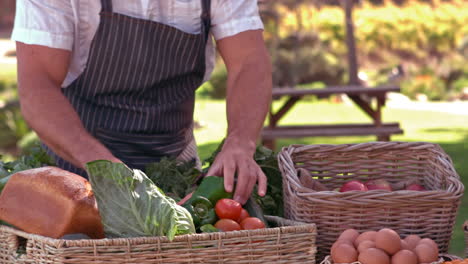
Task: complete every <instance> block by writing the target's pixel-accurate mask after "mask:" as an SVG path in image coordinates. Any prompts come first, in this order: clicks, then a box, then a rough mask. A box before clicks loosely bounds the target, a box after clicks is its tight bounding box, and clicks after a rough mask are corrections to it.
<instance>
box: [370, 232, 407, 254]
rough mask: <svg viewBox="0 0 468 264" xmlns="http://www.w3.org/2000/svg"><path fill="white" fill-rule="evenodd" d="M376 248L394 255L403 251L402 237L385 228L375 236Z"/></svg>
mask: <svg viewBox="0 0 468 264" xmlns="http://www.w3.org/2000/svg"><path fill="white" fill-rule="evenodd" d="M375 247H376V248H380V249H382V250H384V251H385V252H386V253H387V254H389V255H393V254H395V253H397V252H398V251H399V250H400V249H401V239H400V235H398V233H397V232H395V231H394V230H392V229H389V228H383V229H381V230H380V231H379V232H377V235H376V236H375Z"/></svg>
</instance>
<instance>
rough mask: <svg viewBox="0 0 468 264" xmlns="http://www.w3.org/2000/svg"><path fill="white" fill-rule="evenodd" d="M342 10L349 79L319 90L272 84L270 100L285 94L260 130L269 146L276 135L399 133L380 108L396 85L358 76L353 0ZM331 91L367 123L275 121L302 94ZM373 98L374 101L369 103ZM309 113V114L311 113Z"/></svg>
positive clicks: (344, 1) (346, 0) (319, 94)
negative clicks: (345, 98)
mask: <svg viewBox="0 0 468 264" xmlns="http://www.w3.org/2000/svg"><path fill="white" fill-rule="evenodd" d="M341 3H342V6H343V8H344V12H345V24H346V46H347V55H348V68H349V69H348V71H349V72H348V74H349V82H348V84H347V85H343V86H329V87H326V88H323V89H308V88H307V87H301V88H300V89H298V88H296V87H275V88H273V99H278V98H281V97H286V98H287V99H286V101H285V102H284V103H283V104H282V106H281V107H280V108H279V110H277V111H274V110H273V107H271V108H270V112H269V114H268V123H267V126H266V127H264V128H263V130H262V134H261V136H262V141H263V144H264V145H265V146H267V147H269V148H271V149H274V148H275V140H276V139H277V138H302V137H317V136H333V137H334V136H364V135H375V136H376V137H377V140H378V141H389V140H390V136H391V135H394V134H402V133H403V130H402V129H401V128H400V125H399V123H397V122H392V123H384V122H383V120H382V108H383V107H384V106H385V101H386V95H387V93H389V92H399V91H400V87H399V86H398V85H383V86H378V87H367V86H365V85H362V84H361V81H360V79H359V78H358V71H359V70H358V62H357V56H356V43H355V37H354V23H353V18H352V9H353V1H350V0H342V2H341ZM335 94H345V95H347V96H348V97H349V98H350V99H351V100H352V101H353V102H354V103H355V105H356V106H357V107H358V108H360V109H361V110H362V111H364V112H365V113H366V114H367V115H368V116H369V117H370V119H371V122H369V123H364V124H334V125H307V124H305V125H294V126H292V125H282V126H280V125H279V121H280V120H281V119H282V118H283V117H284V116H285V115H286V114H287V113H288V112H289V111H291V109H292V108H293V107H294V106H295V105H296V104H297V103H298V102H300V101H301V99H302V98H304V97H305V96H310V95H315V96H317V97H318V98H326V97H329V96H332V95H335ZM373 101H375V102H376V104H374V105H373V104H372V102H373ZM311 116H313V115H311Z"/></svg>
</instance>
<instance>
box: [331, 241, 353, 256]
mask: <svg viewBox="0 0 468 264" xmlns="http://www.w3.org/2000/svg"><path fill="white" fill-rule="evenodd" d="M340 244H348V245H350V246H352V247H354V244H353V242H351V241H348V240H337V241H336V242H335V243H333V245H332V247H331V249H330V254H333V251H334V250H335V248H336V247H337V246H338V245H340Z"/></svg>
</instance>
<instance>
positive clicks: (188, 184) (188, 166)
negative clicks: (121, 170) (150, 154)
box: [145, 158, 201, 201]
mask: <svg viewBox="0 0 468 264" xmlns="http://www.w3.org/2000/svg"><path fill="white" fill-rule="evenodd" d="M145 172H146V174H147V175H148V178H150V179H151V180H152V181H153V182H154V183H155V184H156V185H157V186H158V187H159V188H161V189H162V190H163V191H164V192H165V193H166V194H167V195H168V196H170V197H172V198H173V199H175V200H176V201H178V200H181V199H182V198H184V197H185V196H186V195H187V194H189V193H191V192H192V191H193V190H194V189H195V183H196V181H197V179H198V177H199V176H200V175H201V171H200V170H198V169H197V168H196V162H195V161H189V162H181V161H178V160H176V159H175V158H162V159H161V160H160V161H159V162H154V163H151V164H148V166H147V167H146V170H145Z"/></svg>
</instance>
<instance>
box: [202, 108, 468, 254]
mask: <svg viewBox="0 0 468 264" xmlns="http://www.w3.org/2000/svg"><path fill="white" fill-rule="evenodd" d="M274 106H275V107H277V106H278V105H277V104H275V105H274ZM244 114H245V115H248V113H244ZM383 116H384V121H388V122H390V121H398V122H400V124H401V127H402V128H403V129H404V131H405V134H404V135H398V136H393V137H392V140H395V141H426V142H432V143H437V144H440V145H441V146H442V148H443V149H444V150H445V151H446V152H447V153H448V155H449V156H450V157H451V158H452V160H453V162H454V164H455V169H456V170H457V172H458V174H459V175H460V177H461V178H462V181H463V182H464V184H465V185H466V184H467V183H468V161H467V159H466V158H465V157H466V156H468V116H462V115H453V114H446V113H439V112H429V111H412V110H398V109H388V108H386V109H384V113H383ZM195 119H196V120H197V121H199V122H200V123H201V124H202V126H203V127H202V128H201V129H198V130H196V132H195V136H196V139H197V141H198V145H199V154H200V156H201V158H202V159H203V158H206V157H208V156H209V155H210V154H211V152H212V151H214V150H215V148H216V146H217V145H218V143H219V141H220V140H221V139H222V138H223V137H224V135H225V132H226V120H225V119H226V118H225V104H224V103H223V102H221V101H209V100H198V102H197V106H196V111H195ZM368 121H369V119H368V118H367V117H366V115H365V114H364V113H363V112H362V111H360V110H359V109H357V108H356V107H354V106H346V105H344V104H333V103H328V102H324V101H319V102H312V101H308V102H304V103H300V104H298V105H297V106H296V107H295V108H294V109H293V111H291V112H290V113H289V114H288V115H287V116H286V117H285V119H284V121H283V123H284V124H304V123H311V124H324V123H328V124H333V123H345V122H351V123H362V122H368ZM368 141H375V137H371V136H369V137H317V138H303V139H283V140H279V141H278V142H277V149H276V151H278V150H279V149H280V148H281V147H282V146H287V145H290V144H345V143H359V142H368ZM465 219H466V220H468V196H465V197H464V198H463V200H462V205H461V207H460V211H459V214H458V216H457V222H456V225H455V230H454V235H453V237H452V241H451V246H450V250H449V252H450V253H451V254H455V255H458V256H463V255H464V249H465V245H464V234H463V231H462V229H461V225H462V223H463V221H464V220H465Z"/></svg>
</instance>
